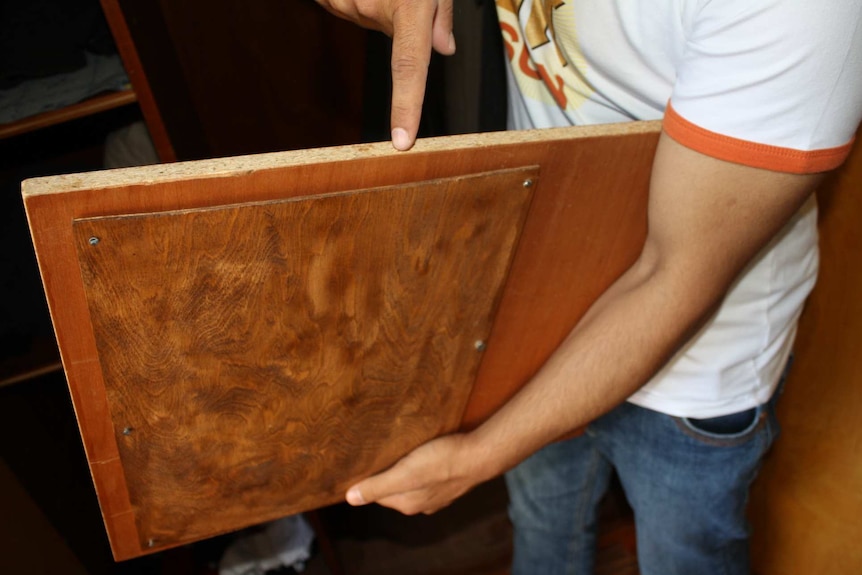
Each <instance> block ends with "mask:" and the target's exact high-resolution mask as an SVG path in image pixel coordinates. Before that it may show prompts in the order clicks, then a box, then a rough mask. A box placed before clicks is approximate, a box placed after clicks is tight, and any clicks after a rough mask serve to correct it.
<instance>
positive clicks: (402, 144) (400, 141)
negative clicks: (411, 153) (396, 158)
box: [392, 128, 410, 151]
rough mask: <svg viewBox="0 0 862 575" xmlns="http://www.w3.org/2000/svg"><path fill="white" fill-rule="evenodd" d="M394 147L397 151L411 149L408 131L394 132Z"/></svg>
mask: <svg viewBox="0 0 862 575" xmlns="http://www.w3.org/2000/svg"><path fill="white" fill-rule="evenodd" d="M392 145H393V146H395V149H396V150H402V151H403V150H409V149H410V136H408V135H407V130H405V129H404V128H395V129H394V130H392Z"/></svg>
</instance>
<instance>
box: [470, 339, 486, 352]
mask: <svg viewBox="0 0 862 575" xmlns="http://www.w3.org/2000/svg"><path fill="white" fill-rule="evenodd" d="M473 347H475V348H476V351H485V342H484V341H482V340H481V339H480V340H476V343H474V344H473Z"/></svg>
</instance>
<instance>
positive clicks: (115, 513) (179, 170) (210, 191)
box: [24, 122, 660, 558]
mask: <svg viewBox="0 0 862 575" xmlns="http://www.w3.org/2000/svg"><path fill="white" fill-rule="evenodd" d="M659 129H660V125H659V123H657V122H654V123H628V124H622V125H605V126H593V127H580V128H567V129H559V130H544V131H530V132H508V133H494V134H484V135H479V136H457V137H452V138H441V139H434V140H423V141H420V142H418V143H417V145H416V147H415V148H414V149H413V150H412V151H410V152H407V153H396V152H394V151H393V150H392V148H391V146H390V145H389V144H374V145H360V146H351V147H344V148H329V149H323V150H310V151H303V152H292V153H277V154H265V155H260V156H248V157H243V158H233V159H228V160H206V161H201V162H193V163H188V164H172V165H164V166H151V167H147V168H131V169H127V170H119V171H106V172H97V173H92V174H78V175H67V176H56V177H53V178H43V179H37V180H30V181H27V182H25V183H24V197H25V206H26V208H27V213H28V218H29V220H30V226H31V231H32V234H33V240H34V245H35V247H36V252H37V257H38V259H39V264H40V270H41V273H42V278H43V282H44V284H45V287H46V293H47V297H48V302H49V306H50V308H51V312H52V318H53V321H54V325H55V329H56V331H57V336H58V342H59V345H60V350H61V355H62V358H63V363H64V368H65V370H66V375H67V378H68V380H69V389H70V392H71V394H72V399H73V403H74V405H75V410H76V414H77V417H78V423H79V426H80V428H81V435H82V438H83V441H84V447H85V450H86V452H87V457H88V460H89V462H90V468H91V470H92V472H93V477H94V482H95V484H96V489H97V491H98V493H99V498H100V503H101V505H102V508H103V513H104V515H105V519H106V527H107V529H108V534H109V537H110V538H111V542H112V547H113V550H114V553H115V556H116V557H118V558H125V557H131V556H134V555H136V554H140V553H144V552H147V551H148V549H147V548H142V547H141V545H140V541H141V539H140V537H136V536H133V535H131V533H133V532H134V521H133V520H131V522H130V517H131V515H132V514H131V503H130V500H129V495H128V489H124V486H125V485H127V479H126V478H125V477H124V473H123V471H122V467H121V466H120V465H118V462H119V461H120V457H121V452H120V449H119V447H118V441H117V440H118V439H120V440H124V437H122V436H117V435H116V433H117V432H116V431H115V428H114V425H113V424H112V422H111V417H110V410H109V404H108V399H107V390H106V384H105V381H104V378H103V376H102V370H101V369H100V364H99V353H98V350H97V345H96V339H95V337H94V335H93V333H92V330H91V329H90V327H91V318H90V314H89V311H88V308H87V300H86V293H85V289H84V285H83V281H82V276H81V272H80V269H79V267H78V263H77V252H76V247H75V238H74V234H73V227H72V222H73V220H75V219H81V218H88V217H103V216H114V215H126V214H136V213H150V212H160V211H173V210H187V209H199V208H205V207H218V206H225V205H231V204H238V203H248V202H261V201H263V202H266V201H273V200H282V199H288V198H297V197H309V196H315V195H320V194H329V193H332V192H337V191H345V190H356V189H364V188H372V187H382V186H391V185H398V184H404V183H405V182H416V181H423V180H432V179H438V178H449V177H457V176H464V175H468V174H476V173H482V172H489V171H495V170H503V169H512V168H516V167H518V166H526V165H538V166H540V173H541V185H539V186H537V187H536V188H535V191H534V194H533V200H532V203H531V207H530V212H529V215H528V217H527V221H526V223H525V224H524V228H523V232H522V235H521V239H520V241H519V245H518V249H517V252H516V254H515V257H514V260H513V262H512V267H511V269H510V272H509V276H508V279H507V281H506V286H505V288H504V291H503V295H502V297H501V299H500V304H499V308H498V311H497V313H496V316H495V319H494V325H493V328H492V331H491V337H490V339H489V340H488V342H487V348H486V351H485V352H484V357H483V358H482V363H481V365H480V367H479V373H478V376H477V379H476V382H475V384H474V387H473V392H472V394H471V396H470V399H469V402H468V404H467V407H466V409H465V412H464V418H463V420H462V427H464V428H470V427H473V426H475V425H476V424H477V423H478V422H480V421H482V420H483V419H484V418H486V417H487V416H488V415H489V414H490V413H492V412H493V411H494V410H495V409H496V408H497V407H499V406H500V405H501V404H502V403H503V402H505V401H506V400H507V399H508V398H509V397H510V396H511V394H513V393H514V392H515V391H516V390H517V389H518V387H519V386H521V385H522V384H523V383H524V382H525V381H526V380H527V379H529V377H530V376H532V374H533V373H534V372H535V370H536V369H538V367H539V366H540V365H541V364H542V363H543V362H544V360H545V359H546V358H547V357H548V355H550V353H552V351H553V350H554V349H555V348H556V346H557V345H558V344H559V342H560V341H561V340H562V339H563V338H564V337H565V335H566V334H567V333H568V331H569V330H570V329H571V328H572V326H573V325H574V324H575V323H576V321H577V320H578V319H579V318H580V317H581V315H582V314H583V313H584V312H585V311H586V309H587V308H588V306H589V305H590V303H591V302H592V301H594V299H595V298H596V297H597V296H598V295H599V294H600V293H601V292H602V291H603V290H604V289H605V288H606V287H607V286H608V285H609V284H610V283H611V282H612V281H613V280H614V279H615V278H616V277H618V275H619V274H620V273H622V271H623V270H625V268H626V267H628V266H629V265H630V264H631V262H633V261H634V259H635V258H636V257H637V254H638V253H639V251H640V248H641V246H642V244H643V240H644V238H645V236H646V199H647V191H648V183H649V174H650V167H651V164H652V157H653V155H654V153H655V147H656V144H657V142H658V134H659ZM103 241H106V240H105V239H103ZM100 243H101V242H100ZM132 437H134V435H132ZM265 518H266V517H255V516H252V515H251V514H249V516H248V520H249V521H250V522H251V521H259V520H263V519H265ZM159 548H161V547H159V546H158V545H156V546H155V547H154V549H159Z"/></svg>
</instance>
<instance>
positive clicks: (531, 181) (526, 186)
mask: <svg viewBox="0 0 862 575" xmlns="http://www.w3.org/2000/svg"><path fill="white" fill-rule="evenodd" d="M532 186H533V180H524V187H525V188H530V187H532Z"/></svg>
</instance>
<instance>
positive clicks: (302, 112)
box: [102, 0, 367, 160]
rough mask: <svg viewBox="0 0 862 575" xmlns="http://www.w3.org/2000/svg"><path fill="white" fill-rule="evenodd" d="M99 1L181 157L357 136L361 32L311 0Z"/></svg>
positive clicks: (344, 140) (300, 145)
mask: <svg viewBox="0 0 862 575" xmlns="http://www.w3.org/2000/svg"><path fill="white" fill-rule="evenodd" d="M102 1H103V5H105V8H106V12H108V8H109V6H110V7H111V10H110V12H111V13H116V14H118V15H120V16H122V17H123V20H124V21H125V22H126V23H127V24H128V31H129V32H130V34H126V35H125V36H126V37H127V38H130V43H129V44H130V46H132V47H133V48H134V51H135V56H136V58H137V57H139V64H140V65H142V66H143V68H142V72H145V80H146V81H147V82H148V85H149V87H150V88H151V90H152V94H153V95H154V98H155V99H154V106H153V108H152V109H153V110H154V111H158V112H160V114H161V118H162V120H163V122H164V125H165V128H166V129H167V134H168V135H169V136H170V143H171V144H172V145H173V149H174V150H175V151H176V156H177V157H178V158H179V159H183V160H188V159H197V158H208V157H217V156H228V155H235V154H249V153H256V152H268V151H276V150H289V149H297V148H310V147H314V146H331V145H335V144H350V143H356V142H359V141H360V130H361V125H362V90H363V79H364V72H365V41H366V35H367V33H366V31H365V30H363V29H362V28H360V27H358V26H355V25H353V24H352V23H350V22H346V21H344V20H341V19H339V18H336V17H335V16H333V15H331V14H329V13H328V12H326V11H325V10H323V9H322V8H321V7H320V6H318V5H317V4H316V3H315V2H314V1H313V0H255V1H254V2H236V1H234V0H183V1H182V2H176V1H172V0H159V1H153V0H102ZM115 34H116V32H115ZM118 39H119V37H118ZM127 65H128V64H127ZM138 68H139V69H140V66H138ZM130 76H131V71H130ZM140 76H141V77H142V78H143V77H144V74H143V73H142V74H141V75H140ZM132 80H133V83H134V81H135V78H134V77H132ZM136 91H137V85H136ZM142 104H143V102H142ZM155 104H158V109H156V107H155ZM143 109H144V111H146V110H147V108H146V107H144V108H143Z"/></svg>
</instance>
